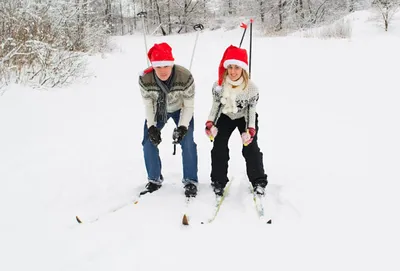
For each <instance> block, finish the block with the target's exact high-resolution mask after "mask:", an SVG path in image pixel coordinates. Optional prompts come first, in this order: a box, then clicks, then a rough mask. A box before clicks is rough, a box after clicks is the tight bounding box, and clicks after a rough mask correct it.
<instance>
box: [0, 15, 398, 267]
mask: <svg viewBox="0 0 400 271" xmlns="http://www.w3.org/2000/svg"><path fill="white" fill-rule="evenodd" d="M369 17H370V14H369V13H368V12H359V13H356V15H353V17H352V20H353V36H352V38H351V39H349V40H334V39H330V40H319V39H304V38H299V37H279V38H266V37H262V36H260V35H258V34H257V33H254V35H253V38H254V40H253V52H252V62H251V66H252V74H251V76H252V79H253V80H254V81H255V82H256V83H257V85H258V86H259V88H260V91H261V93H260V95H261V97H260V102H259V106H258V112H259V122H260V130H259V144H260V147H261V149H262V151H263V153H264V164H265V168H266V171H267V174H268V179H269V186H268V193H267V198H266V201H265V204H266V212H268V214H269V215H271V216H272V218H273V224H271V225H266V224H262V223H260V221H259V220H258V218H257V215H256V212H255V208H254V204H253V202H252V198H251V195H250V194H249V192H248V181H247V179H246V175H245V164H244V160H243V158H242V156H241V141H240V138H239V135H237V136H233V137H232V139H231V141H230V150H231V160H230V168H229V171H230V172H229V175H230V176H231V177H232V178H233V183H232V187H231V189H230V193H229V195H228V196H227V198H226V200H225V202H224V203H223V205H222V207H221V210H220V213H219V215H218V217H217V219H216V220H215V221H214V222H213V223H211V224H207V223H206V224H201V223H200V222H201V221H206V220H207V218H209V217H211V216H212V212H213V204H214V202H213V193H212V190H211V187H210V185H209V182H210V181H209V172H210V150H211V147H212V145H211V143H210V142H209V140H208V139H207V137H206V136H205V135H204V132H203V131H204V122H205V121H206V120H207V116H208V113H209V109H210V105H211V86H212V84H213V81H214V80H215V79H216V78H217V68H218V64H219V60H220V58H221V56H222V53H223V51H224V49H225V48H226V47H227V46H229V45H230V44H235V45H238V44H239V42H240V38H241V34H242V29H240V28H239V27H238V29H237V30H233V31H227V32H225V31H223V30H218V31H214V32H209V31H205V32H203V33H201V34H200V35H199V38H198V43H197V47H196V52H195V58H194V60H193V65H192V72H193V75H194V76H195V81H196V86H197V96H196V108H195V121H196V122H195V129H196V131H195V140H196V142H197V146H198V154H199V178H200V185H199V194H198V197H197V198H196V200H195V201H194V202H193V205H191V206H190V208H191V209H190V210H189V215H190V218H191V225H190V226H189V227H185V226H182V225H181V218H182V214H183V212H185V210H186V209H185V208H186V207H185V203H184V196H183V189H182V186H181V183H180V180H181V174H182V173H181V171H182V170H181V156H180V149H179V147H178V149H177V155H175V156H173V155H172V152H173V147H172V144H170V142H172V139H171V136H172V130H173V128H174V127H173V123H172V121H171V122H170V123H169V124H168V125H167V126H166V127H165V128H164V129H163V131H162V137H163V142H162V144H161V146H160V152H161V156H162V159H163V169H164V170H163V175H164V177H165V182H164V185H163V187H162V189H161V190H160V191H158V192H157V193H154V194H151V195H146V196H145V197H143V198H142V199H141V200H140V201H139V203H138V204H136V205H134V204H129V205H127V206H126V207H124V208H122V209H120V210H118V211H116V212H111V213H108V212H109V211H110V210H112V209H113V208H116V207H118V206H121V205H123V204H125V203H126V202H129V201H130V200H132V198H133V197H134V196H135V195H137V193H138V191H139V190H140V189H142V188H143V186H144V185H145V183H146V172H145V168H144V162H143V157H142V146H141V138H142V127H143V121H144V108H143V104H142V101H141V97H140V92H139V88H138V83H137V79H138V73H139V72H140V71H141V70H142V69H144V68H145V67H146V55H145V48H144V42H143V36H142V35H141V34H140V33H139V34H137V35H134V36H126V37H118V38H115V39H114V43H115V45H116V48H117V50H116V51H115V52H113V53H111V54H108V55H107V56H106V57H105V58H101V57H100V56H99V57H92V59H91V68H92V69H93V72H94V73H95V75H96V76H95V77H94V78H92V79H91V80H90V81H89V82H88V83H87V84H80V85H74V86H71V87H69V88H65V89H55V90H50V91H39V90H33V89H27V88H23V87H21V86H12V87H11V88H10V89H9V90H7V91H6V92H5V93H4V94H3V95H2V96H0V127H1V132H0V214H1V222H0V255H1V260H0V270H7V271H11V270H12V271H14V270H27V269H30V270H43V271H47V270H51V271H55V270H57V271H64V270H68V271H69V270H71V271H72V270H73V271H80V270H85V271H87V270H96V271H101V270H118V271H123V270H130V271H132V270H133V271H150V270H151V271H153V270H174V271H180V270H196V271H197V270H199V271H205V270H251V269H252V268H257V269H258V270H274V271H277V270H318V271H319V270H366V269H368V270H385V271H387V270H399V269H400V263H399V261H398V259H397V256H398V254H399V246H398V244H399V242H400V234H399V226H400V218H399V214H398V207H399V206H400V197H399V196H398V195H399V191H400V190H399V186H400V185H399V182H400V173H399V169H398V168H399V165H400V142H399V138H400V126H399V124H398V123H399V116H400V107H399V102H400V93H399V89H400V88H399V83H400V81H399V77H398V63H399V60H400V55H399V48H400V19H399V17H397V18H395V20H394V21H393V22H392V27H391V28H390V29H389V30H390V31H389V32H388V33H385V32H383V30H382V29H380V28H378V25H377V23H376V22H374V21H373V20H370V19H369ZM195 39H196V34H187V35H177V36H169V37H165V38H164V37H148V40H147V42H148V45H149V46H151V45H152V44H154V43H155V42H161V41H166V42H168V43H170V44H171V46H172V48H173V53H174V55H175V59H176V63H178V64H181V65H184V66H187V67H189V65H190V60H191V55H192V50H193V45H194V42H195ZM248 41H249V40H248V36H247V37H246V39H245V41H244V44H245V47H247V48H248ZM234 135H235V134H234ZM76 215H79V216H80V217H81V218H82V220H84V221H86V222H88V221H90V220H93V219H96V217H97V216H99V215H100V219H99V220H98V221H96V222H94V223H83V224H78V223H77V222H76V220H75V216H76Z"/></svg>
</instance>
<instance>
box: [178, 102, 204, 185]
mask: <svg viewBox="0 0 400 271" xmlns="http://www.w3.org/2000/svg"><path fill="white" fill-rule="evenodd" d="M171 117H172V118H173V119H174V122H175V124H176V125H178V123H179V118H180V110H178V111H176V112H174V113H171ZM187 128H188V131H187V133H186V135H185V136H184V137H183V139H182V140H181V142H180V145H181V148H182V167H183V179H182V182H183V183H184V184H186V183H193V184H197V182H198V178H197V145H196V143H195V142H194V136H193V132H194V118H192V120H191V121H190V123H189V127H187Z"/></svg>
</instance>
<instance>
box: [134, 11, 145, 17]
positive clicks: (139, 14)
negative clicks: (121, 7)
mask: <svg viewBox="0 0 400 271" xmlns="http://www.w3.org/2000/svg"><path fill="white" fill-rule="evenodd" d="M136 16H138V17H145V18H146V17H147V12H146V11H141V12H139V13H138V14H136Z"/></svg>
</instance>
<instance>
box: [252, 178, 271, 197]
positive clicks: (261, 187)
mask: <svg viewBox="0 0 400 271" xmlns="http://www.w3.org/2000/svg"><path fill="white" fill-rule="evenodd" d="M267 184H268V182H267V180H258V181H255V182H254V183H253V191H254V193H255V194H257V195H260V196H264V195H265V187H266V186H267Z"/></svg>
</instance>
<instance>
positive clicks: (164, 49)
mask: <svg viewBox="0 0 400 271" xmlns="http://www.w3.org/2000/svg"><path fill="white" fill-rule="evenodd" d="M147 56H148V57H149V60H150V62H151V66H153V67H164V66H173V65H174V60H175V59H174V57H173V56H172V48H171V46H169V45H168V43H165V42H163V43H159V44H157V43H156V44H154V46H153V47H151V48H150V50H149V52H148V53H147Z"/></svg>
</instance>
